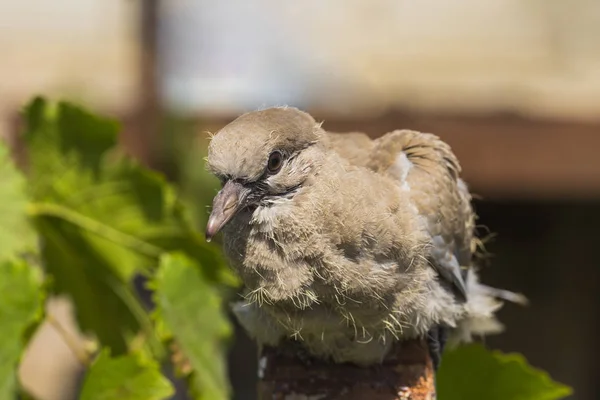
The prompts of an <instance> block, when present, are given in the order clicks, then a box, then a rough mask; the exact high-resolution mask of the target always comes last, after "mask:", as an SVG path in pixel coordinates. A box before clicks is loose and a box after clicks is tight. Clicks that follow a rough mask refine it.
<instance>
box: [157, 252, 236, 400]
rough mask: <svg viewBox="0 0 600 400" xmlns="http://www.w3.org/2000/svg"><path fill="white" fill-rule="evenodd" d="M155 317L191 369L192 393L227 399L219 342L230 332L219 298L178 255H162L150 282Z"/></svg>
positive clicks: (210, 397) (214, 398)
mask: <svg viewBox="0 0 600 400" xmlns="http://www.w3.org/2000/svg"><path fill="white" fill-rule="evenodd" d="M152 286H153V289H155V294H156V303H157V306H158V310H157V311H158V312H157V318H158V319H159V320H161V321H162V323H163V324H164V327H165V328H166V330H165V332H164V333H163V334H164V335H165V336H166V338H171V337H172V338H173V339H174V340H175V341H176V343H177V344H178V345H179V346H180V348H181V350H182V351H183V354H185V355H186V356H187V357H188V360H189V362H190V364H191V366H192V368H193V371H194V375H193V376H192V377H191V380H192V382H193V387H192V390H193V391H194V392H196V393H202V394H203V395H204V397H203V398H206V399H211V400H224V399H227V398H228V383H227V371H226V365H225V363H224V357H223V355H224V348H223V345H222V344H223V339H225V338H226V337H227V336H229V335H230V333H231V328H230V326H229V322H228V321H227V319H226V318H225V317H224V315H223V314H222V313H221V312H220V310H221V302H222V299H221V297H220V296H219V294H218V292H216V291H215V290H214V288H213V287H211V286H210V285H208V284H207V283H206V282H205V280H204V279H202V276H201V275H200V274H199V272H198V268H197V266H196V265H194V264H193V263H192V262H191V261H190V260H189V259H188V258H186V257H185V256H183V255H181V254H175V255H165V256H164V257H163V258H162V260H161V263H160V267H159V270H158V272H157V274H156V278H155V281H154V283H153V285H152Z"/></svg>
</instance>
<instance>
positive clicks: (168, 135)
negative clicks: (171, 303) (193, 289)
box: [0, 0, 600, 400]
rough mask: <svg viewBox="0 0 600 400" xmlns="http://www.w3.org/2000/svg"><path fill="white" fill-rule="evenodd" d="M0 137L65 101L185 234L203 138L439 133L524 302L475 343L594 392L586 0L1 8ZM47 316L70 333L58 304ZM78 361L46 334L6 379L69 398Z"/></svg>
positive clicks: (592, 103)
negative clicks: (41, 102)
mask: <svg viewBox="0 0 600 400" xmlns="http://www.w3.org/2000/svg"><path fill="white" fill-rule="evenodd" d="M0 54H1V59H2V62H0V133H1V134H2V136H4V137H6V138H8V139H11V138H13V137H14V134H15V132H16V131H17V129H18V126H19V119H18V113H19V109H20V107H21V106H22V105H23V104H24V102H26V101H27V100H28V99H29V98H30V97H31V96H33V95H35V94H43V95H46V96H49V97H52V98H67V99H70V100H75V101H80V102H82V103H83V104H85V105H86V106H88V107H91V108H93V109H95V110H97V111H99V112H103V113H106V114H109V115H112V116H114V117H116V118H118V119H120V120H121V121H122V122H123V130H124V132H123V145H124V146H125V147H126V148H127V150H128V151H130V152H131V153H132V154H134V155H135V156H137V157H139V158H140V159H141V160H143V162H145V163H147V164H148V165H150V166H152V167H154V168H157V169H159V170H161V171H163V172H164V173H165V174H166V175H167V176H168V177H169V178H170V179H172V180H174V181H176V182H177V183H178V184H179V185H180V186H181V188H182V191H183V192H184V193H185V194H186V196H188V200H189V201H190V202H191V203H192V204H194V206H195V211H196V217H197V220H198V226H199V227H201V226H202V224H203V222H204V221H205V220H206V217H207V208H206V206H207V205H208V204H209V203H210V201H211V199H212V196H213V195H214V194H215V187H216V186H215V185H216V182H215V181H214V180H213V179H212V178H211V177H209V176H207V175H206V173H205V172H204V169H203V168H204V166H203V160H202V157H203V156H204V154H205V146H206V137H207V134H206V131H213V132H214V131H216V130H218V129H219V128H220V127H221V126H223V125H224V124H226V123H227V122H228V121H230V120H232V119H233V118H235V117H236V116H237V115H239V114H240V113H242V112H245V111H250V110H253V109H257V108H260V107H265V106H270V105H283V104H288V105H293V106H297V107H300V108H303V109H305V110H307V111H309V112H311V113H312V114H313V115H314V116H315V117H316V118H317V119H318V120H324V121H325V123H324V127H325V128H326V129H329V130H334V131H350V130H354V131H357V130H358V131H364V132H367V133H369V134H370V135H372V137H377V136H379V135H381V134H383V133H385V132H388V131H390V130H393V129H399V128H408V129H415V130H421V131H427V132H432V133H435V134H438V135H439V136H441V137H442V138H443V139H445V140H446V141H447V142H449V143H450V144H451V145H452V147H453V149H454V150H455V152H456V153H457V155H458V157H459V159H460V160H461V162H462V165H463V169H464V176H465V178H466V180H467V182H469V184H470V186H471V188H472V190H473V192H474V193H475V194H476V195H477V200H476V203H475V205H476V209H477V211H478V213H479V214H480V219H479V222H480V223H481V224H482V225H484V226H486V227H488V228H489V229H490V230H491V231H492V232H494V233H496V236H495V238H494V239H493V240H492V241H491V242H489V243H488V246H487V248H488V250H489V251H490V252H491V253H492V254H493V256H492V258H491V260H490V263H489V265H487V264H486V266H485V267H484V269H483V278H484V280H485V281H486V282H487V283H489V284H491V285H494V286H498V287H504V288H507V289H511V290H514V291H519V292H523V293H525V294H526V295H527V296H528V297H529V298H530V300H531V305H530V307H528V308H526V309H523V308H519V307H515V306H512V305H508V306H506V307H505V308H504V309H503V310H502V311H501V313H500V318H501V319H502V321H503V322H504V323H506V325H507V327H508V329H507V331H506V333H504V334H502V335H500V336H494V337H489V338H487V339H486V343H487V344H488V345H489V346H490V347H491V348H497V349H501V350H503V351H510V352H513V351H514V352H521V353H523V354H524V355H525V356H526V357H527V358H528V360H529V361H530V362H531V363H532V364H533V365H534V366H537V367H540V368H543V369H545V370H547V371H548V372H549V373H550V374H551V375H552V377H553V378H555V379H557V380H559V381H562V382H564V383H567V384H569V385H571V386H573V387H574V388H575V395H574V398H575V399H581V400H587V399H598V398H600V380H599V379H598V378H599V376H598V373H597V364H596V363H597V358H598V355H599V354H600V344H599V341H598V337H600V294H599V292H600V261H599V258H598V255H597V254H598V253H597V250H598V247H599V246H600V234H598V227H599V226H600V201H599V200H600V2H599V1H598V0H571V1H568V2H566V1H564V0H530V1H526V2H525V1H519V0H489V1H479V0H463V1H461V2H455V1H449V0H420V1H418V2H417V1H409V0H371V1H369V2H365V1H359V0H344V1H341V0H340V1H333V0H332V1H328V2H324V1H318V0H304V1H302V2H298V1H297V2H282V1H276V0H253V1H250V2H241V1H234V0H220V1H206V0H162V1H161V0H145V1H143V0H54V1H51V2H49V1H45V0H3V1H1V2H0ZM48 307H49V310H50V313H51V314H53V315H54V316H55V317H56V318H58V319H61V320H62V321H63V322H64V321H66V322H64V323H65V324H67V325H68V326H70V329H71V330H72V332H73V334H74V335H76V334H77V332H76V328H75V327H74V325H73V323H72V322H69V321H70V320H71V315H70V314H71V311H70V305H69V303H68V301H66V300H65V299H54V300H53V301H52V302H50V304H49V305H48ZM255 358H256V348H255V347H254V345H253V344H252V342H251V341H249V340H248V338H247V337H245V335H244V334H243V332H241V331H240V330H239V329H238V330H237V334H236V340H235V343H234V344H233V347H232V351H231V356H230V369H231V377H232V382H233V387H234V389H235V394H236V398H237V399H243V400H246V399H247V400H252V399H253V398H254V395H255V379H256V378H255V377H256V360H255ZM80 372H81V371H80V369H79V365H78V364H77V361H76V359H75V358H74V357H73V355H72V354H70V352H69V349H68V347H67V346H66V345H65V344H64V343H62V342H61V339H60V337H59V335H58V334H56V332H54V331H53V329H52V326H49V325H44V326H43V327H42V329H41V330H40V331H39V332H38V333H37V335H36V339H35V340H34V342H33V343H32V345H31V347H30V349H29V351H28V353H27V356H26V358H25V361H24V363H23V365H22V368H21V372H20V373H21V375H22V377H23V378H22V379H23V381H24V383H25V386H27V388H28V389H29V390H30V391H31V392H32V393H33V394H34V395H37V396H39V398H40V399H42V400H53V399H57V400H64V399H70V398H73V397H72V396H73V390H74V388H75V387H76V385H77V380H78V376H79V373H80Z"/></svg>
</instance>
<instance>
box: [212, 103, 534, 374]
mask: <svg viewBox="0 0 600 400" xmlns="http://www.w3.org/2000/svg"><path fill="white" fill-rule="evenodd" d="M206 167H207V169H208V171H209V172H210V173H212V174H214V175H215V176H216V177H217V178H218V179H219V180H220V182H221V186H222V188H221V189H220V190H219V192H218V193H217V194H216V196H215V197H214V199H213V205H212V210H211V213H210V216H209V218H208V222H207V226H206V238H207V240H211V239H212V238H213V237H214V236H215V235H216V234H217V233H219V232H222V235H223V237H222V243H223V249H224V253H225V255H226V257H227V259H228V261H229V264H230V265H231V267H232V268H233V270H234V271H235V272H236V273H237V274H238V275H239V277H240V278H241V280H242V282H243V285H244V289H243V295H242V300H241V301H238V302H236V303H235V304H233V306H232V308H233V311H234V314H235V316H236V317H237V319H238V321H239V322H240V324H241V325H242V327H243V328H244V329H245V330H246V331H247V332H248V334H249V335H250V336H251V337H253V338H254V339H255V340H256V341H257V342H258V343H259V345H268V346H278V345H279V344H281V343H282V342H283V341H285V340H293V341H297V342H298V343H300V344H301V346H302V348H303V349H304V350H305V351H306V352H307V353H308V354H309V355H310V356H312V357H315V358H319V359H325V360H332V361H333V362H336V363H353V364H356V365H360V366H370V365H374V364H378V363H381V362H383V360H384V359H385V357H386V355H387V354H389V352H390V350H391V349H392V346H393V345H394V344H395V343H397V342H401V341H405V340H410V339H416V338H424V339H426V341H427V344H428V347H429V351H430V354H431V357H432V359H433V362H434V365H435V367H436V368H437V366H439V363H440V360H441V355H442V353H443V350H444V348H445V345H446V343H460V342H468V341H471V340H473V337H474V336H477V335H487V334H493V333H498V332H500V331H502V329H503V326H502V324H501V323H500V322H499V321H498V319H497V318H496V316H495V314H496V311H497V310H498V309H499V308H500V307H501V306H502V305H503V304H504V301H512V302H517V303H523V304H524V303H525V302H526V299H525V297H524V296H522V295H520V294H517V293H513V292H510V291H507V290H502V289H496V288H492V287H490V286H487V285H484V284H483V283H481V282H480V279H479V276H478V269H477V266H476V264H475V262H474V253H475V251H476V246H475V243H476V240H477V238H476V235H475V219H476V215H475V212H474V210H473V207H472V204H471V195H470V192H469V189H468V187H467V185H466V183H465V182H464V181H463V179H462V178H461V166H460V163H459V161H458V159H457V157H456V156H455V154H454V153H453V152H452V149H451V148H450V146H449V145H448V144H447V143H445V142H444V141H442V140H441V139H440V138H439V137H438V136H436V135H434V134H430V133H421V132H418V131H412V130H395V131H392V132H389V133H386V134H384V135H382V136H381V137H379V138H378V139H371V138H370V137H369V136H367V135H366V134H364V133H361V132H349V133H334V132H328V131H326V130H325V129H324V128H323V127H322V123H321V122H317V121H316V120H315V119H314V118H313V117H312V116H311V115H310V114H308V113H306V112H304V111H302V110H300V109H297V108H294V107H287V106H286V107H270V108H266V109H262V110H256V111H251V112H247V113H245V114H242V115H240V116H239V117H238V118H236V119H235V120H233V121H232V122H231V123H229V124H227V125H226V126H224V127H223V128H222V129H220V130H219V131H218V132H217V133H215V134H214V135H212V137H211V139H210V143H209V145H208V156H207V158H206Z"/></svg>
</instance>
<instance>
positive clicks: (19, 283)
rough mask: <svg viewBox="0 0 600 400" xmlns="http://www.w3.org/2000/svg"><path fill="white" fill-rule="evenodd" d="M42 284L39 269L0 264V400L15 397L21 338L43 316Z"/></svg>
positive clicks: (23, 264) (14, 263)
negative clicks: (0, 299) (0, 295)
mask: <svg viewBox="0 0 600 400" xmlns="http://www.w3.org/2000/svg"><path fill="white" fill-rule="evenodd" d="M41 282H42V279H41V274H40V270H39V269H37V268H35V267H32V266H30V265H29V264H27V263H26V262H25V261H22V260H11V261H2V262H0V293H1V294H2V301H0V399H12V398H14V397H15V391H16V388H17V384H16V367H17V364H18V362H19V359H20V357H21V353H22V352H23V349H24V347H25V343H24V342H25V340H24V336H25V334H26V331H27V330H28V329H29V328H30V327H31V326H32V325H33V324H34V323H36V322H39V320H40V319H41V316H42V304H43V291H42V283H41Z"/></svg>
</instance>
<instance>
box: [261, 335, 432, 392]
mask: <svg viewBox="0 0 600 400" xmlns="http://www.w3.org/2000/svg"><path fill="white" fill-rule="evenodd" d="M258 376H259V383H258V398H259V400H267V399H268V400H271V399H276V400H330V399H345V400H355V399H356V400H358V399H369V400H434V399H435V398H436V395H435V379H434V376H435V373H434V369H433V364H432V361H431V359H430V356H429V352H428V350H427V345H426V343H425V342H424V341H422V340H410V341H405V342H400V343H398V344H397V345H396V347H395V348H394V349H393V351H391V352H390V354H389V355H388V357H386V359H385V360H384V362H383V363H382V364H380V365H376V366H373V367H370V368H362V367H358V366H355V365H352V364H335V363H327V362H323V361H320V360H313V359H310V360H305V359H304V358H303V357H298V355H297V346H294V345H293V344H290V343H289V342H287V343H285V344H283V345H281V346H279V347H277V348H275V347H267V346H265V347H263V348H262V350H261V354H260V357H259V365H258Z"/></svg>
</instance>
